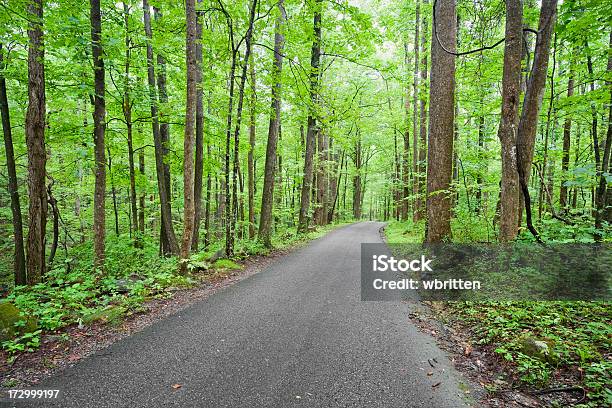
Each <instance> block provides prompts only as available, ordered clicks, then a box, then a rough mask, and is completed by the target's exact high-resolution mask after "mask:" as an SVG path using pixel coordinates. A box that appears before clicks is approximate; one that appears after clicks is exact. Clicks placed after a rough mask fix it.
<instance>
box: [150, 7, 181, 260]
mask: <svg viewBox="0 0 612 408" xmlns="http://www.w3.org/2000/svg"><path fill="white" fill-rule="evenodd" d="M153 15H154V18H155V20H156V21H158V22H159V21H160V20H161V18H162V14H161V12H160V11H159V8H157V7H153ZM157 68H158V70H157V90H158V92H159V94H158V97H159V103H160V104H161V106H162V109H159V108H158V115H159V119H158V120H159V133H160V137H161V146H162V149H161V154H162V161H163V163H164V184H165V185H166V188H165V189H164V191H163V194H165V200H166V202H167V203H168V207H169V208H170V210H169V211H170V215H169V219H170V224H172V185H171V177H170V164H169V163H168V160H167V157H168V153H169V146H170V124H169V123H168V119H167V118H165V112H164V109H167V106H166V105H167V104H168V91H167V89H166V59H165V58H164V56H163V55H162V54H161V53H159V52H158V53H157ZM161 194H162V192H161V191H160V195H161ZM166 217H167V215H166V213H165V212H164V211H162V214H161V218H162V226H161V230H160V243H161V251H162V253H163V254H166V255H172V254H174V251H173V250H172V243H171V240H172V238H171V236H170V234H169V233H168V231H167V229H166V228H164V225H165V218H166ZM173 229H174V228H173ZM177 248H178V242H177Z"/></svg>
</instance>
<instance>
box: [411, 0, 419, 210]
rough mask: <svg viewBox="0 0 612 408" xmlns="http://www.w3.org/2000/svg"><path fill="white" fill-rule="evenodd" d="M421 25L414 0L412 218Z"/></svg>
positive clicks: (415, 207) (416, 180)
mask: <svg viewBox="0 0 612 408" xmlns="http://www.w3.org/2000/svg"><path fill="white" fill-rule="evenodd" d="M420 25H421V2H420V0H417V1H416V14H415V17H414V73H413V90H412V93H413V95H412V192H413V193H414V205H413V208H412V218H413V219H414V218H415V214H416V212H417V211H418V198H417V197H416V195H417V194H418V192H419V177H418V172H419V167H418V163H419V156H418V155H419V153H418V149H419V134H418V126H419V125H418V121H419V113H418V109H419V63H420V60H419V47H420V45H419V35H420Z"/></svg>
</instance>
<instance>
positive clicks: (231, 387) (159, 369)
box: [37, 222, 468, 408]
mask: <svg viewBox="0 0 612 408" xmlns="http://www.w3.org/2000/svg"><path fill="white" fill-rule="evenodd" d="M382 225H383V224H381V223H375V222H363V223H358V224H352V225H349V226H346V227H343V228H339V229H337V230H335V231H333V232H331V233H329V234H327V235H326V236H324V237H322V238H319V239H317V240H315V241H313V242H311V243H310V244H309V245H307V246H305V247H303V248H301V249H299V250H297V251H295V252H293V253H291V254H289V255H286V256H283V257H281V258H279V259H278V260H277V261H275V262H274V263H273V264H272V265H270V266H269V267H267V268H266V269H265V270H263V271H261V272H260V273H257V274H255V275H253V276H251V277H249V278H247V279H245V280H242V281H240V282H238V283H237V284H235V285H232V286H230V287H228V288H226V289H223V290H221V291H220V292H218V293H216V294H214V295H212V296H210V297H209V298H208V299H206V300H203V301H200V302H198V303H196V304H194V305H192V306H190V307H189V308H187V309H185V310H183V311H181V312H179V313H177V314H175V315H172V316H170V317H168V318H165V319H163V320H161V321H159V322H157V323H155V324H153V325H152V326H150V327H148V328H146V329H144V330H143V331H141V332H139V333H136V334H134V335H132V336H130V337H128V338H126V339H123V340H121V341H119V342H117V343H115V344H113V345H111V346H110V347H108V348H106V349H104V350H102V351H100V352H98V353H97V354H94V355H93V356H90V357H88V358H85V359H84V360H82V361H80V362H79V363H77V364H76V365H75V366H73V367H71V368H68V369H66V370H64V371H63V372H61V373H59V374H58V375H57V376H55V377H53V378H51V379H49V380H47V381H45V382H44V383H43V384H41V385H40V386H39V387H37V388H59V389H60V390H61V392H62V393H63V395H62V398H61V399H60V400H59V401H57V403H56V405H53V404H49V402H48V401H47V402H45V406H59V407H79V408H88V407H97V408H98V407H131V408H136V407H215V408H216V407H385V408H391V407H403V408H405V407H427V408H445V407H448V408H459V407H464V406H468V405H467V404H466V402H465V401H464V397H463V395H464V392H462V391H461V388H463V389H465V388H464V387H462V386H460V382H461V381H462V380H461V377H460V375H459V374H458V373H457V372H456V371H455V370H454V369H453V368H452V367H451V364H450V362H449V360H448V357H447V356H446V355H445V353H444V352H443V351H441V350H440V349H439V348H438V347H437V346H436V345H435V342H434V340H433V338H431V337H429V336H427V335H425V334H423V333H421V332H419V331H418V329H417V328H416V327H415V326H413V325H412V324H411V323H410V321H409V319H408V313H409V310H410V309H409V308H410V306H409V305H407V304H406V303H401V302H364V301H361V300H360V243H361V242H380V241H381V239H380V236H379V229H380V228H381V226H382ZM433 358H435V359H436V360H437V361H438V363H439V364H438V365H437V366H436V368H435V369H432V367H431V366H430V365H429V363H428V362H427V360H428V359H433ZM431 372H433V374H430V375H428V373H431ZM438 383H439V384H438ZM174 384H180V385H181V387H180V388H179V389H174V388H173V387H172V385H174ZM436 384H438V385H436Z"/></svg>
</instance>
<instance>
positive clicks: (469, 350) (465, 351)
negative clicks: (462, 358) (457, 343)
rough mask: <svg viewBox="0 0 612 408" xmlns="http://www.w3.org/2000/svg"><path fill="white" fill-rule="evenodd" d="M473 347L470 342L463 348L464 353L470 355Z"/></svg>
mask: <svg viewBox="0 0 612 408" xmlns="http://www.w3.org/2000/svg"><path fill="white" fill-rule="evenodd" d="M472 351H473V348H472V345H471V344H468V345H467V346H465V349H464V350H463V354H465V355H466V356H469V355H470V354H472Z"/></svg>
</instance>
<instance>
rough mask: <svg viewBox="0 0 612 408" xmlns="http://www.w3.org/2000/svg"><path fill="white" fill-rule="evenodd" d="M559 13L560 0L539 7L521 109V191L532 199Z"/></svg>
mask: <svg viewBox="0 0 612 408" xmlns="http://www.w3.org/2000/svg"><path fill="white" fill-rule="evenodd" d="M556 17H557V0H543V1H542V7H541V9H540V21H539V24H538V38H537V41H536V46H535V52H534V57H533V65H532V67H531V74H530V76H529V80H528V81H527V91H526V92H525V97H524V99H523V108H522V110H521V117H520V120H519V126H518V133H517V136H516V157H517V160H518V166H517V168H518V172H519V182H520V185H521V195H522V196H523V198H524V199H525V200H528V199H529V197H525V190H526V189H527V186H528V185H529V176H530V174H531V164H532V162H533V154H534V146H535V136H536V130H537V125H538V115H539V114H540V108H541V106H542V97H543V96H544V88H545V86H546V74H547V72H548V57H549V54H550V43H551V39H552V33H553V32H554V28H555V20H556ZM527 191H528V190H527ZM521 204H522V203H521ZM521 214H522V210H521V211H520V212H519V220H518V222H519V223H520V218H521Z"/></svg>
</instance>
